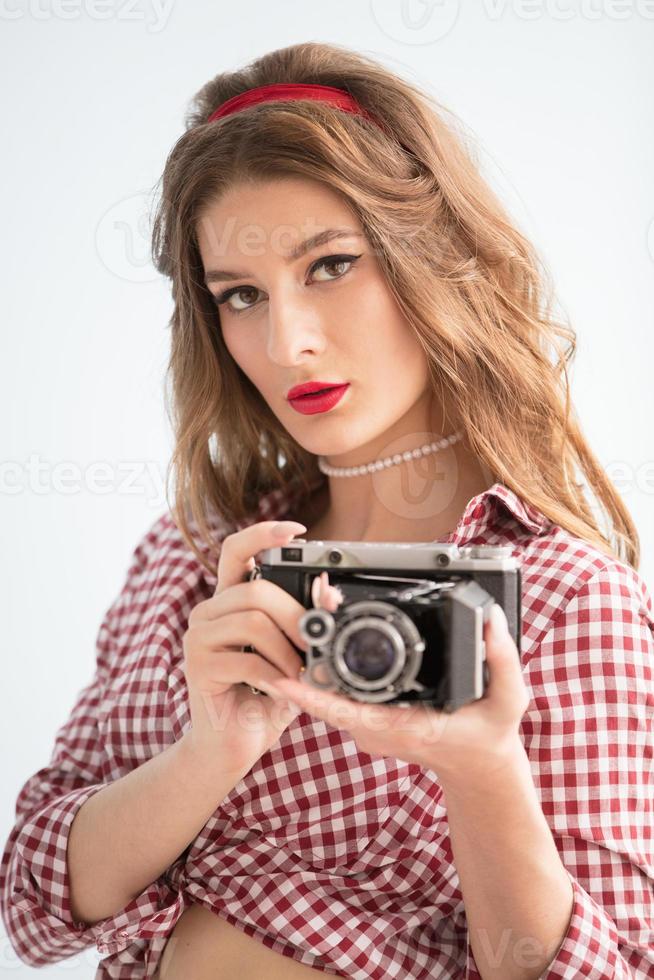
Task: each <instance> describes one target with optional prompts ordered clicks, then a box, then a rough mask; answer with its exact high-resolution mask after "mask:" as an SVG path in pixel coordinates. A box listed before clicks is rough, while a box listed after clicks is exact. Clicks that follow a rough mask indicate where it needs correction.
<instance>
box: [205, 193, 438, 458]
mask: <svg viewBox="0 0 654 980" xmlns="http://www.w3.org/2000/svg"><path fill="white" fill-rule="evenodd" d="M329 229H338V230H339V231H344V232H345V233H344V234H343V235H342V236H339V237H338V238H336V237H334V238H332V239H331V240H330V241H323V242H322V243H318V244H315V245H313V246H312V247H310V248H308V250H306V251H303V253H302V254H298V255H296V256H293V255H292V253H293V251H294V250H296V249H298V250H299V248H300V246H301V245H302V244H303V243H304V242H305V240H307V239H309V238H310V237H313V236H315V235H316V234H318V233H321V232H327V230H329ZM198 244H199V248H200V253H201V256H202V262H203V265H204V271H205V281H206V284H207V287H208V288H209V289H210V291H211V293H212V294H213V296H214V297H215V298H216V302H217V303H218V304H219V305H218V310H219V316H220V328H221V330H222V335H223V338H224V341H225V344H226V346H227V348H228V350H229V352H230V354H231V355H232V357H233V358H234V360H235V361H236V363H237V364H238V365H239V367H240V368H241V370H242V371H243V372H244V374H245V375H247V377H248V378H249V379H250V381H251V382H252V383H253V384H254V385H255V386H256V387H257V388H258V390H259V391H260V393H261V395H262V396H263V398H264V399H265V400H266V402H267V403H268V405H269V406H270V409H271V411H272V412H274V414H275V415H276V416H277V418H278V419H279V421H280V422H281V423H282V425H283V426H284V428H285V429H286V430H287V431H288V432H289V433H290V434H291V436H292V437H293V438H294V439H295V440H296V442H298V443H299V444H300V445H301V446H303V447H304V448H305V449H306V450H308V451H309V452H311V453H314V454H322V455H324V456H326V457H328V458H329V460H330V462H334V461H335V460H336V459H337V458H338V463H337V465H339V466H340V465H343V466H347V465H350V461H352V463H354V464H357V463H359V462H367V461H368V460H369V459H372V458H373V457H374V456H375V455H376V454H377V453H378V452H379V451H381V450H382V449H383V447H384V446H385V445H386V444H387V443H388V442H389V440H390V438H391V437H395V436H398V435H399V436H401V435H403V434H406V433H407V432H409V431H418V430H420V431H423V430H424V424H423V423H424V421H425V418H426V416H425V413H424V400H425V396H427V395H428V392H429V376H428V369H427V360H426V357H425V355H424V353H423V351H422V349H421V347H420V345H419V343H418V341H417V340H416V338H415V337H414V335H413V333H412V330H411V329H410V327H409V325H408V323H407V321H406V320H405V318H404V316H403V315H402V311H401V309H400V308H399V306H398V304H397V302H396V300H395V298H394V296H393V295H392V294H391V291H390V290H389V288H388V286H387V284H386V281H385V279H384V276H383V274H382V270H381V268H380V266H379V263H378V261H377V258H376V256H375V255H374V254H373V251H372V247H371V245H370V244H369V243H368V241H367V240H366V238H365V237H364V234H363V229H362V227H361V225H360V223H359V221H358V219H357V218H356V217H355V215H354V214H353V213H352V211H351V210H350V208H349V207H348V206H347V204H346V203H345V202H344V201H343V200H342V199H341V198H340V197H339V196H338V195H337V194H335V193H334V192H333V191H331V190H330V189H329V188H326V187H324V186H323V185H322V184H320V183H318V182H315V181H312V180H305V179H300V178H283V179H277V180H274V181H270V182H265V183H259V184H256V185H254V184H245V183H241V184H237V185H235V186H233V187H232V188H231V189H230V190H229V192H227V193H226V194H225V195H224V196H223V197H222V198H221V199H220V200H219V201H218V202H217V203H215V204H214V205H213V206H211V207H210V208H208V209H207V211H206V212H205V214H204V215H203V217H202V219H201V220H200V221H199V223H198ZM320 260H322V265H321V264H320ZM325 260H328V261H325ZM228 293H229V294H231V295H227V294H228ZM313 380H316V381H326V382H329V383H331V384H333V383H336V382H340V383H345V382H348V383H349V385H350V387H349V388H348V390H347V392H346V394H345V396H344V397H343V398H342V399H341V400H340V402H339V403H338V404H337V405H336V406H335V407H333V408H332V409H331V410H330V411H327V412H323V413H318V414H313V415H304V414H300V413H299V412H297V411H296V410H295V409H294V408H293V407H292V406H291V404H290V403H289V401H288V400H287V398H286V394H287V392H288V391H289V389H290V388H292V387H293V386H295V385H298V384H301V383H303V382H306V381H313ZM421 400H422V403H421ZM418 406H420V407H419V408H418ZM412 409H413V410H414V412H413V413H412ZM407 425H408V426H409V427H410V428H407ZM398 426H399V427H398ZM364 457H365V458H364Z"/></svg>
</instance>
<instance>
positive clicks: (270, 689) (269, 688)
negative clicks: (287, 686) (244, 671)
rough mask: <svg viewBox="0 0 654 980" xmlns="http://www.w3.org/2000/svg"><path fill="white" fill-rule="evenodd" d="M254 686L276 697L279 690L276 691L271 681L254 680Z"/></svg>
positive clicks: (278, 694) (279, 692)
mask: <svg viewBox="0 0 654 980" xmlns="http://www.w3.org/2000/svg"><path fill="white" fill-rule="evenodd" d="M254 687H258V688H259V690H260V691H265V692H266V694H269V695H270V696H271V697H273V698H278V697H279V696H280V694H281V691H278V690H277V688H276V687H275V685H274V682H272V681H264V680H256V681H255V682H254Z"/></svg>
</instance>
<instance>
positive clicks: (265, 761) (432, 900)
mask: <svg viewBox="0 0 654 980" xmlns="http://www.w3.org/2000/svg"><path fill="white" fill-rule="evenodd" d="M293 502H294V501H293V500H292V499H291V500H289V499H288V498H284V497H283V496H282V494H281V493H280V492H279V491H275V492H274V493H272V494H269V495H268V496H266V497H263V498H262V499H261V500H260V502H259V506H258V509H257V511H256V512H255V514H254V515H253V516H252V517H251V519H248V520H245V521H243V522H241V523H239V524H237V525H230V526H227V524H226V523H225V522H222V523H220V525H219V526H217V529H216V534H217V535H218V537H217V540H221V539H222V538H221V535H222V537H224V535H225V534H228V533H231V531H233V530H237V529H240V528H241V527H245V526H247V525H248V524H250V523H253V522H254V521H259V520H269V519H276V518H282V517H289V518H293V517H294V514H293V509H292V504H293ZM442 540H446V541H451V542H455V543H457V544H464V543H465V544H470V543H473V544H509V545H511V547H512V548H513V552H514V554H515V555H517V556H518V557H519V559H520V560H521V563H522V587H523V597H522V626H523V634H522V669H523V676H524V678H525V682H526V684H527V686H528V689H529V691H530V693H531V702H530V705H529V708H528V710H527V712H526V713H525V715H524V717H523V719H522V722H521V737H522V739H523V742H524V745H525V749H526V752H527V755H528V757H529V760H530V763H531V770H532V774H533V779H534V783H535V786H536V788H537V791H538V795H539V798H540V801H541V805H542V808H543V812H544V814H545V817H546V819H547V821H548V823H549V825H550V827H551V830H552V833H553V836H554V840H555V842H556V846H557V848H558V850H559V853H560V855H561V859H562V862H563V864H564V865H565V867H566V869H567V871H568V874H569V876H570V880H571V882H572V885H573V889H574V908H573V912H572V917H571V920H570V923H569V927H568V930H567V932H566V935H565V937H564V938H563V941H562V943H561V946H560V947H559V950H558V952H557V954H556V956H555V959H554V960H553V962H552V963H551V965H550V966H549V968H548V969H547V970H546V971H545V972H544V973H543V974H542V980H553V978H555V977H558V978H561V977H563V978H568V980H572V978H573V977H574V978H578V977H587V978H592V980H622V978H624V980H626V978H631V980H645V978H646V977H649V978H654V841H653V830H652V828H653V827H654V766H653V751H654V731H653V724H654V637H653V631H654V619H653V611H652V600H651V598H650V595H649V593H648V590H647V588H646V586H645V584H644V582H643V580H642V579H641V577H640V576H639V575H638V574H637V573H636V572H634V571H633V569H631V568H630V567H629V566H628V565H625V564H624V563H622V562H620V561H617V560H614V559H611V558H607V557H606V556H604V555H603V554H602V553H601V552H599V551H598V550H597V549H595V548H593V547H591V546H590V545H589V544H587V543H585V542H583V541H581V540H579V539H577V538H574V537H572V536H571V535H570V534H569V533H568V532H566V531H564V530H563V529H562V528H560V527H559V526H557V525H554V524H552V523H551V522H550V521H549V520H548V519H547V518H545V517H544V516H543V515H542V514H541V513H539V512H538V511H537V510H535V509H534V508H533V507H531V506H530V505H528V504H526V503H525V502H524V501H522V500H521V499H520V498H519V497H517V496H516V495H515V494H514V493H512V492H511V491H510V490H508V489H507V488H506V487H505V486H504V485H502V484H498V483H496V484H495V485H494V486H492V487H490V488H489V489H487V490H486V491H484V492H483V493H481V494H479V495H478V496H476V497H473V499H472V500H470V501H469V503H468V505H467V507H466V508H465V511H464V513H463V515H462V517H461V520H460V521H459V523H458V525H457V527H456V529H455V530H454V531H453V532H452V533H451V534H450V535H448V536H447V538H445V539H442ZM215 586H216V578H215V576H212V575H209V574H207V572H206V571H205V570H204V569H203V567H202V566H201V564H200V562H199V561H198V560H197V558H196V557H195V556H194V555H193V553H192V552H191V551H190V549H189V548H188V546H187V545H186V544H185V542H184V540H183V538H182V537H181V535H180V533H179V531H178V529H177V528H176V526H175V524H174V523H173V521H172V519H171V516H170V515H169V514H166V515H164V516H162V517H161V518H159V519H158V520H157V521H156V523H155V524H154V525H153V526H152V527H151V529H150V531H149V532H148V533H147V534H146V535H145V536H144V538H143V539H142V541H141V542H140V544H139V545H138V547H137V549H136V551H135V553H134V556H133V560H132V563H131V567H130V568H129V571H128V573H127V579H126V581H125V584H124V587H123V589H122V591H121V592H120V594H119V595H118V597H117V598H116V599H115V601H114V602H113V604H112V605H111V607H110V608H109V610H108V611H107V614H106V617H105V619H104V621H103V622H102V624H101V626H100V630H99V634H98V640H97V666H96V671H95V675H94V677H93V679H92V681H91V683H90V684H89V685H88V686H87V687H85V688H84V689H83V690H82V691H81V693H80V694H79V696H78V698H77V702H76V704H75V705H74V707H73V709H72V712H71V714H70V716H69V718H68V720H67V721H66V722H65V724H64V725H63V726H62V727H61V728H60V729H59V731H58V732H57V734H56V739H55V744H54V749H53V752H52V756H51V759H50V762H49V764H48V765H47V766H46V767H44V768H42V769H40V770H39V771H38V772H37V773H35V774H34V775H33V776H31V777H30V778H29V779H28V780H27V782H26V783H25V784H24V786H23V788H22V789H21V791H20V793H19V796H18V800H17V806H16V823H15V826H14V828H13V830H12V832H11V834H10V836H9V839H8V841H7V843H6V846H5V850H4V855H3V858H2V863H1V865H0V909H1V911H2V917H3V919H4V923H5V926H6V929H7V931H8V935H9V939H10V941H11V943H12V945H13V947H14V949H15V950H16V952H17V953H18V955H19V956H20V957H21V959H23V960H24V961H25V962H27V963H29V964H31V965H33V966H41V965H43V964H47V963H55V962H57V961H59V960H62V959H64V958H66V957H69V956H73V955H74V954H76V953H79V952H81V951H82V950H84V949H85V948H87V947H89V946H92V945H93V944H96V945H97V949H98V951H99V952H100V953H101V954H108V955H107V956H105V957H104V958H103V959H102V960H101V961H100V964H99V967H98V972H97V973H96V978H111V977H115V978H125V980H127V978H129V980H136V978H139V977H152V976H153V974H154V972H155V970H156V967H157V964H158V962H159V960H160V957H161V952H162V950H163V947H164V945H165V943H166V939H167V937H168V936H169V934H170V933H171V931H172V929H173V927H174V925H175V923H176V922H177V920H178V919H179V917H180V916H181V914H182V913H183V911H184V909H185V908H187V907H188V906H189V905H190V904H192V903H201V904H203V905H205V906H207V907H208V908H209V909H211V910H212V911H213V912H214V913H215V914H216V915H218V916H220V917H222V918H224V919H226V920H227V921H228V922H229V923H231V925H233V926H235V927H236V928H238V929H241V930H242V931H243V932H245V933H247V934H248V935H249V936H253V937H255V938H256V939H257V940H258V941H259V942H262V943H264V944H265V945H266V946H268V947H269V948H270V949H272V950H275V951H276V952H278V953H280V954H282V955H284V956H289V957H291V958H292V959H295V960H297V961H298V962H300V963H304V964H307V965H308V966H311V967H313V968H314V969H316V970H318V971H322V972H325V973H328V974H333V975H336V976H344V977H353V978H356V980H370V978H372V980H386V978H389V977H401V978H411V980H423V978H427V977H430V978H434V977H439V978H468V980H472V978H479V977H480V974H479V972H478V970H477V968H476V965H475V962H474V958H473V955H472V951H471V947H470V944H469V942H468V934H467V926H466V912H465V908H464V905H463V901H462V895H461V891H460V888H459V879H458V876H457V872H456V868H455V866H454V863H453V858H452V851H451V848H450V839H449V834H448V822H447V810H446V807H445V805H444V800H443V793H442V787H441V786H440V784H439V781H438V779H437V777H436V775H435V774H434V773H433V772H432V771H431V770H429V769H426V768H423V767H420V766H418V765H416V764H409V763H406V762H403V761H400V760H398V759H393V758H386V757H381V756H371V755H369V754H367V753H365V752H361V751H359V750H358V749H357V746H356V744H355V743H354V741H353V740H352V738H351V737H350V736H349V735H348V734H347V733H346V732H344V731H341V730H340V729H336V728H333V727H331V726H330V725H328V724H327V723H326V722H323V721H322V720H319V719H314V718H312V716H310V715H309V714H307V713H306V712H302V713H301V714H300V715H298V717H297V718H295V719H294V720H293V722H292V723H291V724H290V725H289V727H288V728H287V729H286V730H285V731H284V733H283V734H282V736H281V737H280V739H279V741H278V743H277V744H276V745H275V746H273V748H272V749H270V751H268V752H266V754H265V755H264V756H262V758H261V759H260V760H259V761H258V762H257V763H256V765H255V766H254V767H253V769H252V770H251V771H250V772H249V773H248V774H247V775H246V776H245V777H244V778H243V779H242V780H241V781H240V782H239V783H238V784H237V785H236V786H235V787H234V788H233V789H232V791H231V792H230V793H229V794H228V796H227V797H226V798H225V799H224V800H223V801H222V803H221V804H220V806H218V807H217V809H216V810H215V812H214V814H213V815H212V816H211V818H210V819H209V820H208V821H207V823H206V825H205V826H204V827H203V829H202V830H201V832H200V833H199V834H198V836H197V837H196V839H195V840H194V841H193V843H192V844H191V845H190V846H189V847H188V848H187V850H186V851H185V852H184V853H183V854H182V855H181V856H180V857H179V858H178V860H177V861H175V863H174V864H173V865H171V867H170V868H168V870H167V871H166V873H165V874H162V875H161V877H160V878H158V879H157V880H156V881H154V882H153V883H152V884H151V885H150V886H149V887H148V888H146V889H145V890H144V891H143V892H142V893H141V894H140V895H138V896H137V897H136V898H135V899H134V900H133V901H132V902H130V904H129V905H127V906H126V907H125V908H124V909H123V910H122V911H120V912H119V913H118V914H117V915H115V916H112V917H110V918H106V919H103V920H102V921H100V922H97V923H96V924H94V925H92V926H85V925H84V924H81V923H76V922H75V921H74V920H73V919H72V916H71V909H70V900H69V886H68V877H67V870H66V845H67V839H68V833H69V828H70V825H71V822H72V820H73V818H74V816H75V813H76V812H77V810H78V808H79V807H80V806H81V805H82V804H83V803H84V801H85V800H87V799H88V798H89V797H90V796H91V795H92V794H93V793H96V792H98V791H99V790H101V789H102V788H103V787H104V786H106V785H107V783H109V782H111V781H112V780H114V779H118V778H120V777H121V776H124V775H125V774H126V773H128V772H130V771H131V770H132V769H134V768H135V767H137V766H139V765H141V763H143V762H145V761H146V760H147V759H150V758H151V757H152V756H154V755H155V754H157V753H159V752H161V751H162V750H163V749H165V748H166V747H167V746H169V745H171V744H172V743H173V742H175V741H176V740H178V739H179V738H180V737H181V736H182V734H183V732H184V731H185V730H186V728H187V726H188V724H189V721H190V714H189V707H188V696H187V688H186V683H185V678H184V671H183V652H182V637H183V634H184V632H185V630H186V623H187V618H188V615H189V613H190V611H191V609H192V608H193V607H194V606H195V605H197V603H198V602H200V601H201V600H202V599H205V598H208V597H209V596H210V595H212V594H213V592H214V590H215ZM298 773H301V774H302V777H301V779H298V778H297V774H298Z"/></svg>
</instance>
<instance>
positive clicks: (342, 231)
mask: <svg viewBox="0 0 654 980" xmlns="http://www.w3.org/2000/svg"><path fill="white" fill-rule="evenodd" d="M335 238H363V235H362V233H361V232H359V231H355V230H354V229H353V228H327V229H326V230H325V231H319V232H318V234H317V235H312V236H311V237H310V238H307V239H305V241H303V242H299V244H297V245H295V246H294V247H293V248H292V249H291V251H290V252H289V254H288V255H285V256H284V260H285V261H286V262H288V263H291V262H296V261H297V259H301V258H302V256H303V255H306V253H307V252H310V251H311V249H313V248H317V247H318V246H319V245H325V244H326V243H327V242H331V241H332V240H333V239H335ZM249 275H250V273H249V272H229V271H228V270H226V269H208V270H207V272H206V274H205V277H204V281H205V283H206V284H207V285H209V283H210V282H231V281H232V280H234V279H244V278H246V277H247V276H249Z"/></svg>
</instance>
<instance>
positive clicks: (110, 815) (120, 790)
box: [68, 731, 249, 924]
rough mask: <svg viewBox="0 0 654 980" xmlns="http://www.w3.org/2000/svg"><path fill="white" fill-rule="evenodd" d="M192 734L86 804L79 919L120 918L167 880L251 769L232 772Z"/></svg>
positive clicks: (79, 833)
mask: <svg viewBox="0 0 654 980" xmlns="http://www.w3.org/2000/svg"><path fill="white" fill-rule="evenodd" d="M191 737H192V733H191V732H188V731H187V732H186V733H185V734H184V735H183V736H182V738H181V739H180V740H179V741H178V742H175V743H174V744H173V745H170V746H168V748H167V749H165V750H164V751H163V752H161V753H159V755H156V756H154V757H153V758H152V759H149V760H148V761H147V762H144V763H143V765H141V766H139V767H138V768H137V769H134V770H132V772H129V773H127V775H126V776H123V777H121V778H120V779H117V780H115V781H114V782H113V783H110V784H109V785H108V786H105V787H104V788H103V789H102V791H101V792H99V793H94V794H93V795H92V796H90V797H88V799H86V800H85V801H84V803H83V805H82V806H81V807H80V809H79V810H78V812H77V815H76V816H75V818H74V820H73V823H72V826H71V829H70V833H69V839H68V875H69V887H70V904H71V914H72V917H73V919H75V921H78V922H82V921H83V922H85V923H87V924H95V923H96V922H98V921H99V920H101V919H104V918H106V917H108V916H113V915H116V913H118V912H119V911H120V910H121V909H123V908H124V907H125V906H127V905H128V904H129V903H130V902H132V901H133V900H134V899H135V898H136V897H137V896H138V895H139V893H140V892H142V891H143V890H144V889H145V888H146V887H147V886H148V885H149V884H151V882H153V881H154V880H155V879H157V878H159V877H160V876H161V875H163V874H164V872H165V871H166V869H167V868H168V867H170V865H171V864H173V862H174V861H176V860H177V858H179V856H180V855H181V854H182V853H183V851H184V850H185V849H186V848H187V847H188V845H189V844H191V843H192V841H193V840H195V838H196V837H197V835H198V833H199V832H200V831H201V830H202V828H203V827H204V825H205V824H206V822H207V820H208V819H209V817H210V816H211V814H212V813H213V812H214V811H215V809H216V807H217V806H218V805H219V804H220V802H221V800H223V799H224V798H225V797H226V796H227V795H228V793H229V792H230V791H231V790H232V789H233V788H234V786H236V784H237V783H238V782H239V781H240V780H241V779H242V778H243V776H245V775H246V773H247V772H248V771H249V767H248V768H246V769H244V770H243V771H240V772H235V773H228V772H226V771H225V767H224V765H222V764H221V761H220V758H219V757H218V755H217V753H213V755H212V757H211V758H208V757H207V758H205V757H204V756H203V755H202V754H201V753H199V752H198V751H196V749H195V747H194V746H193V745H192V744H191V741H190V739H191Z"/></svg>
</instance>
